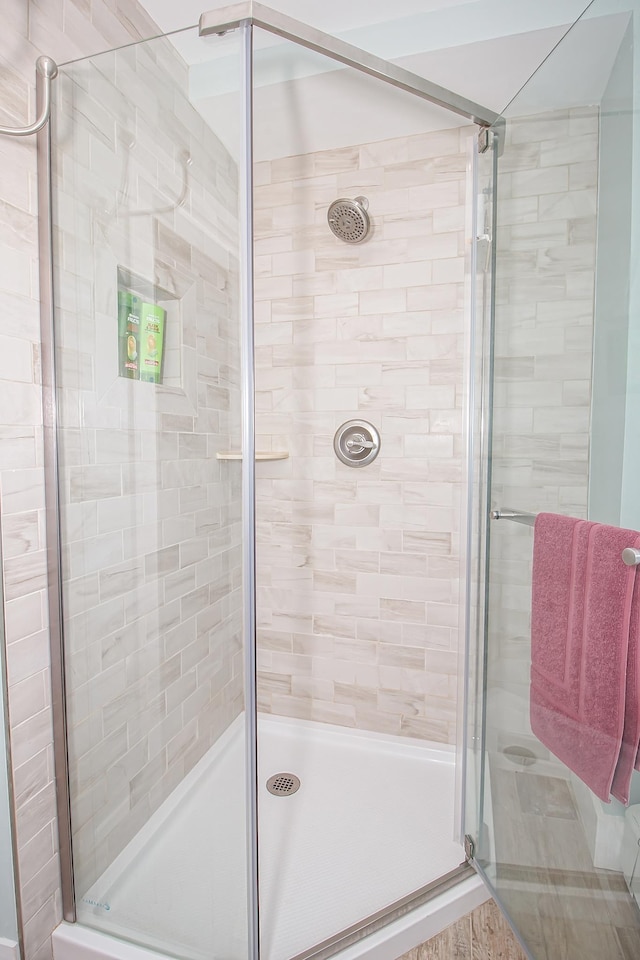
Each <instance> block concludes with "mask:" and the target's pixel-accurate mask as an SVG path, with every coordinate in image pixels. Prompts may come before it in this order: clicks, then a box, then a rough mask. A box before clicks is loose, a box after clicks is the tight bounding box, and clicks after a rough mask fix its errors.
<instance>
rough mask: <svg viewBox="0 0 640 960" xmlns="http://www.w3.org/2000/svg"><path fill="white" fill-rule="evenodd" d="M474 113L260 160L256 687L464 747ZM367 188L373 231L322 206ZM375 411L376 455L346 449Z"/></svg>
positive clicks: (296, 705)
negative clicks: (467, 216) (344, 432)
mask: <svg viewBox="0 0 640 960" xmlns="http://www.w3.org/2000/svg"><path fill="white" fill-rule="evenodd" d="M474 131H475V128H472V127H463V128H458V129H454V130H445V131H442V132H435V133H429V134H426V135H421V136H413V137H405V138H402V139H396V140H387V141H383V142H377V143H368V144H362V145H357V146H353V147H350V148H345V149H340V150H334V151H326V152H319V153H310V154H305V155H301V156H293V157H285V158H283V159H280V160H273V161H270V162H264V163H260V164H258V165H257V168H256V189H255V201H256V218H255V229H256V246H255V252H256V274H257V278H256V300H257V304H256V344H257V356H256V367H257V371H256V380H257V384H256V385H257V397H256V406H257V433H258V441H257V442H258V447H259V448H264V449H267V450H268V449H274V450H286V451H288V452H289V459H287V460H283V461H278V462H273V463H260V464H258V466H257V471H256V472H257V498H258V501H257V524H258V558H257V559H258V574H257V576H258V626H259V637H258V646H259V657H260V664H259V665H260V676H259V699H260V709H262V710H263V711H265V712H270V713H275V714H281V715H286V716H296V717H302V718H307V719H313V720H321V721H326V722H330V723H338V724H342V725H345V726H352V727H359V728H363V729H368V730H375V731H380V732H384V733H393V734H402V735H405V736H410V737H420V738H424V739H427V740H432V741H441V742H445V743H453V742H455V723H456V690H457V668H458V626H459V623H458V582H459V575H460V545H459V541H460V509H461V508H460V492H461V480H462V468H463V449H462V416H463V400H464V398H463V382H464V374H463V365H464V357H463V354H464V342H465V334H464V315H463V298H464V283H463V281H464V266H465V263H464V253H465V238H464V209H465V208H464V203H465V189H466V184H465V178H466V166H467V153H466V146H467V141H468V138H469V136H470V135H472V134H473V133H474ZM360 194H362V195H365V196H366V197H367V198H368V199H369V202H370V207H369V212H370V215H371V220H372V225H373V226H372V234H371V236H370V237H369V238H368V239H367V240H366V241H365V242H364V243H362V244H358V245H349V244H347V243H345V242H343V241H341V240H339V239H337V238H336V237H335V236H333V234H332V233H331V232H330V230H329V227H328V225H327V208H328V206H329V204H330V203H331V201H332V200H334V199H336V198H337V197H354V196H357V195H360ZM353 418H364V419H366V420H370V421H371V422H372V423H373V424H374V425H375V426H376V427H377V428H378V430H379V431H380V434H381V438H382V445H381V452H380V454H379V456H378V458H377V460H375V461H374V462H373V463H372V464H370V465H369V466H367V467H364V468H362V469H353V468H350V467H348V466H346V465H344V464H342V463H341V462H339V461H338V459H337V458H336V456H335V454H334V451H333V435H334V432H335V430H336V428H337V427H338V426H339V425H340V424H341V423H342V422H343V421H345V420H350V419H353Z"/></svg>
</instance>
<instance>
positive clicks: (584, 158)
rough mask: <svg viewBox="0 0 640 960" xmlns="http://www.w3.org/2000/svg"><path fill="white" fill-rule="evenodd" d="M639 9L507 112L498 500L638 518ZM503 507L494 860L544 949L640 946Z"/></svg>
mask: <svg viewBox="0 0 640 960" xmlns="http://www.w3.org/2000/svg"><path fill="white" fill-rule="evenodd" d="M639 13H640V6H639V5H638V4H637V3H629V2H621V3H611V2H598V0H596V2H595V3H593V4H592V5H591V7H590V8H589V11H588V15H586V16H585V17H583V18H582V19H581V20H579V21H578V22H577V24H576V25H575V26H574V27H573V28H572V29H571V31H570V32H569V33H568V34H567V35H566V37H565V38H564V40H563V41H562V42H561V43H560V44H559V45H558V46H557V47H556V49H555V50H554V51H553V53H552V55H551V56H550V57H549V58H548V59H547V60H546V61H545V63H544V64H543V65H542V66H541V67H540V69H539V70H538V72H537V73H536V74H535V75H534V76H533V77H532V79H531V80H530V81H529V83H528V84H527V85H526V86H525V87H524V88H523V89H522V90H521V91H520V93H519V94H518V96H517V97H516V98H515V99H514V101H513V102H512V103H511V104H510V106H509V108H508V109H507V111H506V112H505V116H504V120H503V122H500V123H499V124H497V125H496V126H495V128H494V136H495V138H496V147H497V150H498V159H497V182H496V195H497V205H496V225H495V230H494V236H493V242H494V244H495V271H496V276H495V283H496V288H495V301H494V309H495V320H494V338H493V354H494V357H493V367H494V369H493V377H492V383H491V389H492V392H493V397H492V436H491V443H490V450H489V456H490V473H491V487H490V492H491V504H490V506H491V508H492V509H495V510H507V511H509V510H510V511H515V512H519V513H529V514H537V513H539V512H541V511H545V512H552V513H557V514H564V515H568V516H573V517H579V518H580V517H585V518H588V519H591V520H597V521H605V522H609V523H613V524H616V525H619V526H636V527H637V525H638V518H637V482H636V481H635V477H636V476H637V473H636V474H633V480H632V472H629V471H630V470H631V471H633V464H632V462H631V461H633V459H634V458H635V457H636V455H637V451H638V449H639V448H640V430H638V426H637V411H638V395H637V367H638V358H639V357H640V353H639V351H638V345H637V342H636V341H637V332H636V330H635V327H636V326H637V316H638V310H637V304H636V303H635V300H636V298H637V290H636V285H637V280H636V278H635V276H634V271H633V269H632V268H631V265H632V264H634V263H636V262H637V255H636V256H635V257H634V251H635V250H636V249H637V244H638V241H639V240H640V235H639V234H638V227H637V224H638V223H639V222H640V221H639V220H638V215H637V205H638V198H637V192H638V191H637V185H638V181H637V178H638V177H640V168H639V167H638V163H639V159H638V158H639V157H640V151H639V150H638V145H639V144H640V127H639V120H638V114H637V102H638V101H637V96H638V92H639V90H640V70H639V68H638V64H637V60H636V61H634V53H633V49H634V46H635V49H636V50H637V38H635V32H636V31H637V30H638V14H639ZM636 272H637V271H636ZM631 484H633V490H634V494H635V501H634V502H633V504H632V502H631V497H630V493H631ZM625 496H626V499H625ZM625 505H626V510H625ZM488 522H489V523H490V529H489V543H490V548H489V551H488V573H487V591H486V604H487V620H486V635H485V636H484V651H483V655H484V663H485V675H484V683H485V716H484V722H483V725H482V728H481V734H482V737H483V741H484V742H483V751H484V765H483V777H482V781H481V784H480V791H481V792H480V796H479V803H480V810H481V815H480V817H479V820H478V821H477V822H474V820H473V817H472V816H470V818H469V821H468V823H469V833H470V834H471V835H472V837H473V839H474V842H475V857H476V864H477V866H478V867H479V869H480V870H481V871H482V872H483V873H484V875H485V876H486V878H487V879H488V880H489V882H490V884H491V886H492V888H493V890H494V892H495V894H496V897H497V898H498V899H499V900H500V902H501V903H502V905H503V907H504V908H505V910H506V912H507V914H508V916H509V917H510V919H511V921H512V923H513V925H514V927H515V929H516V931H517V932H518V933H519V935H520V937H521V940H522V943H523V945H524V946H525V948H526V950H527V951H528V955H529V956H530V957H531V958H533V960H557V958H558V957H560V956H563V957H567V958H568V960H569V958H570V960H573V958H578V957H579V958H580V960H600V958H603V957H607V958H608V960H609V958H611V960H632V958H634V957H637V956H640V912H639V910H638V906H637V903H636V900H635V899H634V897H633V896H632V894H631V891H630V886H631V877H630V872H631V871H630V870H629V863H630V862H633V855H634V854H635V853H637V843H636V841H635V840H634V839H633V838H632V837H631V838H629V836H628V834H626V833H625V830H624V827H625V818H624V808H623V807H622V805H621V804H619V803H617V801H615V800H614V801H612V803H611V804H605V803H602V802H601V801H600V800H598V799H597V797H596V796H595V795H594V794H593V793H592V792H591V791H590V789H589V788H588V786H587V785H586V784H584V783H583V782H582V781H581V780H580V779H579V778H578V777H577V776H576V774H575V773H573V771H572V770H570V769H569V767H567V766H565V765H564V764H563V763H562V762H560V761H559V760H558V759H557V758H556V757H555V756H554V754H553V753H552V752H551V751H550V750H549V749H547V748H546V747H545V746H544V745H543V744H542V743H541V742H540V741H539V740H538V739H537V738H536V737H535V736H534V735H533V733H532V730H531V726H530V719H529V710H530V691H529V674H530V665H531V641H530V632H531V629H530V606H531V563H532V545H533V530H532V528H531V527H530V526H528V525H525V524H521V523H516V522H513V521H510V520H508V519H501V520H497V521H496V520H493V521H488ZM481 642H482V640H481ZM639 776H640V775H638V774H635V775H634V777H635V781H634V784H633V786H632V799H631V802H632V803H633V802H635V803H638V802H640V783H639V782H638V778H639ZM471 812H472V811H470V813H471ZM625 874H626V876H625Z"/></svg>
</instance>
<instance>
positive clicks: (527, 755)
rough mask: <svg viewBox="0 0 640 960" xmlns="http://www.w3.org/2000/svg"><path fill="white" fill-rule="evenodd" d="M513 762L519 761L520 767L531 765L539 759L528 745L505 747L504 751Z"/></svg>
mask: <svg viewBox="0 0 640 960" xmlns="http://www.w3.org/2000/svg"><path fill="white" fill-rule="evenodd" d="M502 752H503V753H504V755H505V757H506V758H507V760H511V763H517V764H518V766H520V767H530V766H531V764H532V763H535V762H536V760H537V759H538V758H537V757H536V755H535V753H534V752H533V751H532V750H528V749H527V748H526V747H505V748H504V750H503V751H502Z"/></svg>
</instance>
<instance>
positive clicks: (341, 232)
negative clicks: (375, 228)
mask: <svg viewBox="0 0 640 960" xmlns="http://www.w3.org/2000/svg"><path fill="white" fill-rule="evenodd" d="M368 209H369V201H368V200H367V198H366V197H356V198H355V199H354V200H347V199H344V198H342V199H340V200H334V201H333V203H332V204H331V206H330V207H329V210H328V212H327V220H328V221H329V226H330V227H331V229H332V231H333V232H334V233H335V235H336V237H338V238H339V239H340V240H344V241H345V242H346V243H362V241H363V240H366V238H367V237H368V235H369V230H370V228H371V221H370V219H369V214H368V213H367V210H368Z"/></svg>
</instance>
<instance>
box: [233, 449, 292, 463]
mask: <svg viewBox="0 0 640 960" xmlns="http://www.w3.org/2000/svg"><path fill="white" fill-rule="evenodd" d="M216 457H217V458H218V460H242V454H241V453H240V452H239V451H235V450H221V451H220V452H219V453H216ZM288 458H289V451H288V450H256V462H258V461H261V460H287V459H288Z"/></svg>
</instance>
